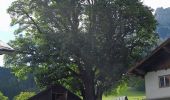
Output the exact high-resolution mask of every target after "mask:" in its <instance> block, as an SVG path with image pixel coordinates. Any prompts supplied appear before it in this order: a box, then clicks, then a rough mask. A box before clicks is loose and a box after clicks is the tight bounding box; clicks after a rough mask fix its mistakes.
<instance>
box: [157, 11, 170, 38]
mask: <svg viewBox="0 0 170 100" xmlns="http://www.w3.org/2000/svg"><path fill="white" fill-rule="evenodd" d="M155 19H156V20H157V22H158V25H157V29H156V32H157V33H158V34H159V37H160V38H161V39H163V40H165V39H167V38H170V8H165V9H164V8H157V9H156V11H155Z"/></svg>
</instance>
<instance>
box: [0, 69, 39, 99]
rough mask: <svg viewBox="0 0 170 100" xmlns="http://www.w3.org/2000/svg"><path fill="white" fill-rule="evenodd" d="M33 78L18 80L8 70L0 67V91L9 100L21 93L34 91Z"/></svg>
mask: <svg viewBox="0 0 170 100" xmlns="http://www.w3.org/2000/svg"><path fill="white" fill-rule="evenodd" d="M35 89H36V86H35V82H34V80H33V76H31V75H29V78H28V80H22V81H21V80H19V79H17V78H16V77H15V76H14V75H13V74H11V70H10V69H8V68H3V67H0V91H1V92H2V93H3V94H4V95H5V96H7V97H9V99H10V100H12V98H13V97H14V96H16V95H17V94H19V93H20V92H22V91H32V90H35Z"/></svg>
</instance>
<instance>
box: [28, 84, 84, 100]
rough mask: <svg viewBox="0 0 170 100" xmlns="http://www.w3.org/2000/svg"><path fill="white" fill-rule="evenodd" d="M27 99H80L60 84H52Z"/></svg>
mask: <svg viewBox="0 0 170 100" xmlns="http://www.w3.org/2000/svg"><path fill="white" fill-rule="evenodd" d="M28 100H81V99H80V98H79V97H78V96H77V95H75V94H73V93H72V92H70V91H69V90H67V89H66V88H64V87H63V86H61V85H52V86H49V87H48V88H46V89H45V90H44V91H42V92H40V93H38V94H37V95H35V96H33V97H31V98H29V99H28Z"/></svg>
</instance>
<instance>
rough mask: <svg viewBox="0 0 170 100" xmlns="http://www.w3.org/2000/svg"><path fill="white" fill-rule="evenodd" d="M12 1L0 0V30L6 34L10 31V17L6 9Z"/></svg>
mask: <svg viewBox="0 0 170 100" xmlns="http://www.w3.org/2000/svg"><path fill="white" fill-rule="evenodd" d="M12 1H14V0H0V30H1V31H5V32H8V31H9V30H10V22H11V19H10V16H9V14H7V9H8V7H9V6H10V5H11V3H12Z"/></svg>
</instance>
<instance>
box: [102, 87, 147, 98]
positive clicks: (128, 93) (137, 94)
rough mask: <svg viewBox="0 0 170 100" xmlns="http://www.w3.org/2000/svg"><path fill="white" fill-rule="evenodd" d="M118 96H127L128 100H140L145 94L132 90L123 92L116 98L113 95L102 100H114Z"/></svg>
mask: <svg viewBox="0 0 170 100" xmlns="http://www.w3.org/2000/svg"><path fill="white" fill-rule="evenodd" d="M119 96H127V97H128V100H142V99H144V98H145V93H144V92H141V91H136V90H133V89H128V90H127V91H124V92H122V93H121V94H119V95H117V96H115V95H114V94H113V95H109V96H103V100H114V99H115V98H116V97H119Z"/></svg>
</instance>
